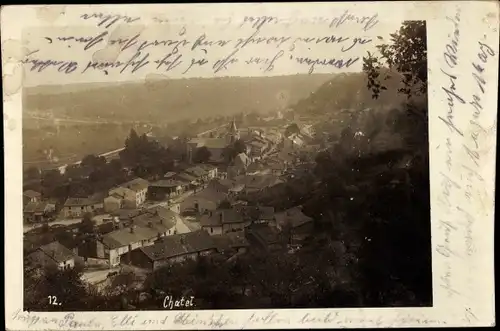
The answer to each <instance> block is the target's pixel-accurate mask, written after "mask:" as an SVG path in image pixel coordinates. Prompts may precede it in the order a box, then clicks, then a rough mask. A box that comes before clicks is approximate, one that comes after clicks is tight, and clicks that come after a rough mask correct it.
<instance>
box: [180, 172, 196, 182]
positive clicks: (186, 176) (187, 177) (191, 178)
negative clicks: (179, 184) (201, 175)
mask: <svg viewBox="0 0 500 331" xmlns="http://www.w3.org/2000/svg"><path fill="white" fill-rule="evenodd" d="M177 178H179V179H180V180H182V181H185V182H188V183H190V182H194V181H195V180H196V179H197V178H196V177H194V176H192V175H190V174H188V173H185V172H183V173H180V174H178V175H177Z"/></svg>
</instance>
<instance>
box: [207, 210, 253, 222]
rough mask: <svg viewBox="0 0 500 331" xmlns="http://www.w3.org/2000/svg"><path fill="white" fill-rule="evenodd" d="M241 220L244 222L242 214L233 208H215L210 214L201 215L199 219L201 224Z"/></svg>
mask: <svg viewBox="0 0 500 331" xmlns="http://www.w3.org/2000/svg"><path fill="white" fill-rule="evenodd" d="M221 216H222V217H221ZM242 222H244V219H243V216H242V214H241V213H239V212H238V211H236V210H234V209H222V210H216V211H213V212H212V215H203V216H202V217H201V219H200V225H201V226H217V225H222V224H229V223H242Z"/></svg>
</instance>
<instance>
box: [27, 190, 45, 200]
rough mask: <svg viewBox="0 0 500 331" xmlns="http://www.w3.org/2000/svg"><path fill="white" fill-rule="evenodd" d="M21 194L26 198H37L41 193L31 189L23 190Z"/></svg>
mask: <svg viewBox="0 0 500 331" xmlns="http://www.w3.org/2000/svg"><path fill="white" fill-rule="evenodd" d="M23 195H24V196H25V197H28V198H39V197H41V196H42V194H41V193H39V192H36V191H33V190H26V191H24V192H23Z"/></svg>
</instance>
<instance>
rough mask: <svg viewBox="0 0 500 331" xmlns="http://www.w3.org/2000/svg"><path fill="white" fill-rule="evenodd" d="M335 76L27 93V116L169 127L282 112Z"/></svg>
mask: <svg viewBox="0 0 500 331" xmlns="http://www.w3.org/2000/svg"><path fill="white" fill-rule="evenodd" d="M332 77H333V75H320V74H318V75H293V76H275V77H259V78H257V77H223V78H212V79H202V78H190V79H177V80H154V81H146V82H138V83H126V84H120V85H118V84H115V85H109V86H102V84H101V85H95V86H94V87H93V86H92V85H89V84H85V85H82V86H81V87H80V88H78V86H77V87H75V86H69V87H65V86H54V87H45V86H44V87H35V88H27V89H25V93H24V111H25V112H34V111H37V112H41V113H43V112H46V111H49V110H50V111H51V113H52V114H53V115H54V117H70V118H75V119H84V118H85V119H92V118H98V117H99V118H100V119H116V120H117V121H119V120H123V121H151V122H159V121H160V122H171V121H177V120H183V119H188V118H192V119H196V118H203V117H208V116H214V115H224V116H227V115H232V114H236V113H240V112H250V111H257V112H261V113H262V112H268V111H272V110H277V109H283V108H285V107H287V106H288V105H291V104H294V103H296V102H297V101H298V100H300V99H302V98H305V97H307V96H308V95H309V93H311V92H312V91H314V90H316V89H317V88H318V87H319V86H321V85H322V84H323V83H324V82H325V81H328V80H329V79H331V78H332Z"/></svg>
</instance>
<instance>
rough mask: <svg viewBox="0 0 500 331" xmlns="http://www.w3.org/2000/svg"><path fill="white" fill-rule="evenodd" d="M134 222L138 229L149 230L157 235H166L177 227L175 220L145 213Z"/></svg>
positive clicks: (133, 220) (134, 219)
mask: <svg viewBox="0 0 500 331" xmlns="http://www.w3.org/2000/svg"><path fill="white" fill-rule="evenodd" d="M132 222H133V224H134V225H136V226H137V227H141V228H149V229H152V230H154V231H156V233H164V232H167V231H168V230H170V229H172V228H173V227H174V226H175V219H171V218H163V217H160V216H159V215H157V214H153V213H143V214H140V215H137V216H135V217H134V218H133V219H132Z"/></svg>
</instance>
